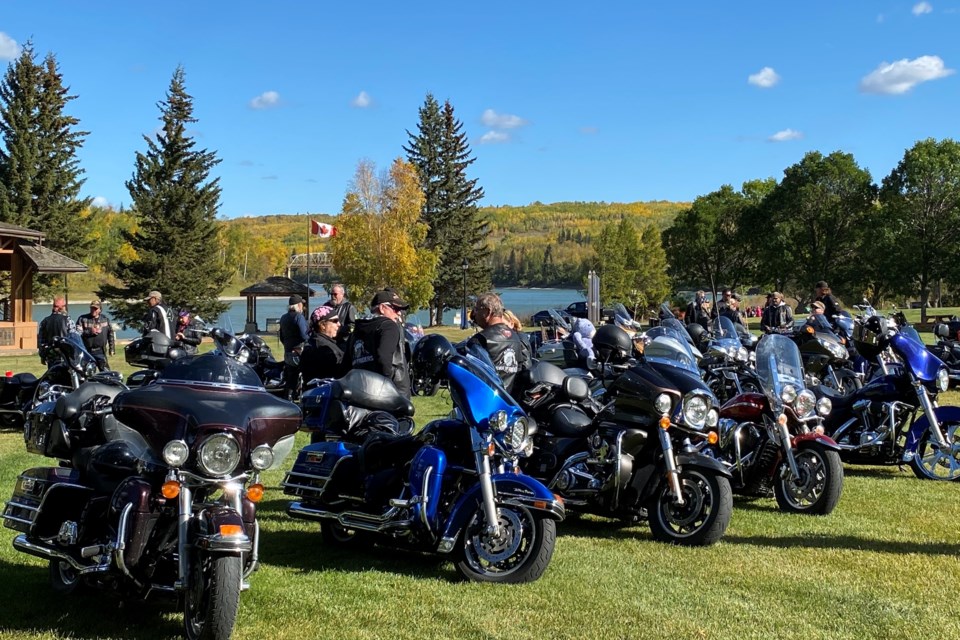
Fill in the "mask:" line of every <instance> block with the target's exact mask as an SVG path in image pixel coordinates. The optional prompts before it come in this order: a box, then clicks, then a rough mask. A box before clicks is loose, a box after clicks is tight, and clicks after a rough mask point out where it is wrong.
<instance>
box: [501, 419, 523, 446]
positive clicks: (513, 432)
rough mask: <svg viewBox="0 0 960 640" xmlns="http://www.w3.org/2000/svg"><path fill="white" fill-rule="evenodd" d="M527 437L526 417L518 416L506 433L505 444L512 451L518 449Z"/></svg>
mask: <svg viewBox="0 0 960 640" xmlns="http://www.w3.org/2000/svg"><path fill="white" fill-rule="evenodd" d="M526 439H527V419H526V418H525V417H524V416H520V417H519V418H517V419H516V420H514V421H513V424H512V425H510V427H509V431H507V433H506V445H507V446H508V447H509V448H510V449H511V450H513V451H520V450H521V449H522V448H523V445H524V443H525V441H526Z"/></svg>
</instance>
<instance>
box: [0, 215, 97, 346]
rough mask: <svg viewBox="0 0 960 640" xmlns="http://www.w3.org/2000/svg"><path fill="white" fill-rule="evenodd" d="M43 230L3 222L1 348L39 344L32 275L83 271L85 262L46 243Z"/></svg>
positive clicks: (0, 248)
mask: <svg viewBox="0 0 960 640" xmlns="http://www.w3.org/2000/svg"><path fill="white" fill-rule="evenodd" d="M44 238H45V236H44V234H43V233H42V232H40V231H34V230H33V229H26V228H24V227H18V226H16V225H12V224H5V223H2V222H0V277H3V278H5V279H6V280H7V285H8V286H7V290H6V295H5V297H3V298H2V299H0V352H2V351H12V350H17V349H36V348H37V323H36V322H34V320H33V276H34V275H35V274H38V273H82V272H84V271H86V270H87V267H86V265H84V264H83V263H81V262H77V261H76V260H73V259H71V258H68V257H67V256H65V255H62V254H60V253H57V252H56V251H52V250H50V249H48V248H46V247H44V246H43V240H44Z"/></svg>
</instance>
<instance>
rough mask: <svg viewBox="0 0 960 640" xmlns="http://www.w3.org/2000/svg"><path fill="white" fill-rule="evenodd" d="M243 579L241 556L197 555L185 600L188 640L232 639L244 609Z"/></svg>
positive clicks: (193, 562)
mask: <svg viewBox="0 0 960 640" xmlns="http://www.w3.org/2000/svg"><path fill="white" fill-rule="evenodd" d="M242 579H243V559H242V558H241V557H240V556H213V557H210V556H206V555H205V554H200V553H198V554H196V555H194V557H193V559H192V562H191V566H190V575H189V577H188V581H187V589H186V591H185V592H184V598H183V600H184V603H183V627H184V635H185V636H186V638H187V640H229V638H230V635H231V634H232V633H233V627H234V624H235V623H236V620H237V610H238V609H239V608H240V585H241V581H242Z"/></svg>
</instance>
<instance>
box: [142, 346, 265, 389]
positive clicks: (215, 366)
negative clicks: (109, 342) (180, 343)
mask: <svg viewBox="0 0 960 640" xmlns="http://www.w3.org/2000/svg"><path fill="white" fill-rule="evenodd" d="M157 383H158V384H164V383H167V384H189V385H191V386H198V385H201V386H209V387H220V388H225V389H233V390H249V391H258V390H260V391H262V390H264V388H263V383H261V382H260V377H259V376H258V375H257V374H256V372H255V371H254V370H253V369H251V368H250V367H248V366H246V365H244V364H240V363H239V362H237V361H236V360H234V359H233V358H227V357H225V356H222V355H219V354H216V353H205V354H203V355H200V356H191V357H188V358H181V359H180V360H177V361H176V362H174V363H173V364H171V365H169V366H167V367H166V368H165V369H164V370H163V376H162V377H161V378H160V379H159V380H157Z"/></svg>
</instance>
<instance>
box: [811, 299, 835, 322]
mask: <svg viewBox="0 0 960 640" xmlns="http://www.w3.org/2000/svg"><path fill="white" fill-rule="evenodd" d="M815 302H822V303H823V315H825V316H827V320H829V321H830V324H833V323H834V319H833V318H834V317H835V316H838V315H840V303H839V302H838V301H837V299H836V298H834V297H833V296H832V295H831V294H829V293H827V294H825V295H822V296H820V297H819V298H817V299H816V300H815Z"/></svg>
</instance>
